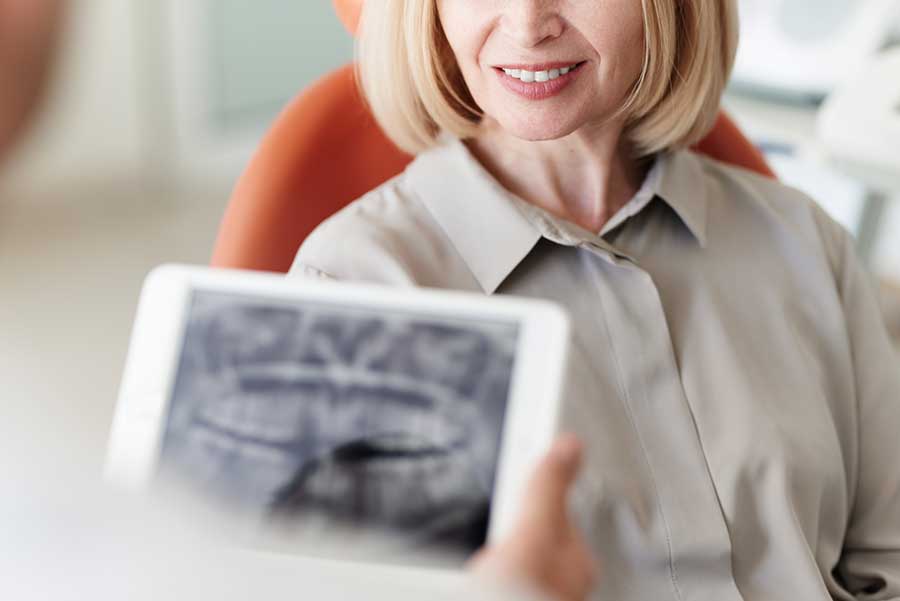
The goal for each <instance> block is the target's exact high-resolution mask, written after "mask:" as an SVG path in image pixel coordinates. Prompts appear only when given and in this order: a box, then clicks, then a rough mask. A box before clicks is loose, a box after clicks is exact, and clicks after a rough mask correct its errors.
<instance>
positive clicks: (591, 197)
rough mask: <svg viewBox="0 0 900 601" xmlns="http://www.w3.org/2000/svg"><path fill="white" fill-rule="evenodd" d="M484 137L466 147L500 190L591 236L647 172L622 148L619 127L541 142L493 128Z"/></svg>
mask: <svg viewBox="0 0 900 601" xmlns="http://www.w3.org/2000/svg"><path fill="white" fill-rule="evenodd" d="M482 132H483V133H482V134H481V135H479V136H477V137H475V138H472V139H470V140H467V141H466V143H467V146H468V147H469V149H470V150H471V152H472V154H473V155H474V156H475V157H476V158H477V159H478V160H479V162H481V163H482V164H483V165H484V167H485V169H487V170H488V171H489V172H490V173H491V174H492V175H493V176H494V177H495V178H496V179H497V181H499V182H500V184H502V185H503V186H504V187H505V188H506V189H507V190H509V191H510V192H512V193H513V194H516V195H517V196H519V197H520V198H522V200H524V201H525V202H528V203H530V204H533V205H535V206H538V207H540V208H541V209H544V210H545V211H547V212H549V213H551V214H553V215H556V216H557V217H560V218H562V219H565V220H567V221H570V222H572V223H575V224H576V225H578V226H580V227H582V228H584V229H586V230H588V231H592V232H599V231H600V230H601V229H602V228H603V226H604V225H605V224H606V222H607V221H609V219H610V218H611V217H612V216H613V215H615V213H616V212H617V211H618V210H619V209H620V208H622V206H624V205H625V204H626V203H627V202H628V201H629V200H630V199H631V198H632V197H633V196H634V195H635V194H636V193H637V191H638V189H639V188H640V186H641V183H642V182H643V180H644V177H645V176H646V172H647V169H648V165H647V164H646V162H644V161H640V160H638V159H635V158H634V157H633V153H632V152H631V149H630V148H628V147H627V146H626V144H625V143H624V142H623V140H622V135H621V134H622V126H621V124H605V125H604V126H602V127H592V126H585V127H582V128H581V129H579V130H578V131H576V132H574V133H572V134H569V135H568V136H565V137H562V138H558V139H556V140H547V141H539V142H532V141H528V140H522V139H520V138H516V137H514V136H512V135H510V134H508V133H506V132H505V131H503V130H502V128H500V127H499V126H498V125H496V124H493V123H490V122H485V123H484V124H483V125H482Z"/></svg>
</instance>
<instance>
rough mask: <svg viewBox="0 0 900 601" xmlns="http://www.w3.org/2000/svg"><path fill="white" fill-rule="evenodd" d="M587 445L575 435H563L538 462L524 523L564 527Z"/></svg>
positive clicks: (527, 499) (527, 494)
mask: <svg viewBox="0 0 900 601" xmlns="http://www.w3.org/2000/svg"><path fill="white" fill-rule="evenodd" d="M582 454H583V445H582V444H581V441H579V440H578V438H577V437H576V436H574V435H572V434H565V435H562V436H560V437H559V438H558V439H557V440H556V442H554V443H553V446H552V447H551V448H550V451H549V452H548V453H547V454H546V455H545V456H544V458H543V459H542V460H541V461H540V463H538V466H537V468H536V469H535V471H534V473H533V474H532V476H531V480H530V481H529V483H528V486H527V488H526V497H525V506H524V508H523V513H522V520H523V521H526V522H531V523H538V524H561V523H563V522H564V521H566V520H567V505H566V499H567V497H568V494H569V489H570V488H571V487H572V484H573V483H574V482H575V479H576V477H577V476H578V470H579V469H580V467H581V461H582Z"/></svg>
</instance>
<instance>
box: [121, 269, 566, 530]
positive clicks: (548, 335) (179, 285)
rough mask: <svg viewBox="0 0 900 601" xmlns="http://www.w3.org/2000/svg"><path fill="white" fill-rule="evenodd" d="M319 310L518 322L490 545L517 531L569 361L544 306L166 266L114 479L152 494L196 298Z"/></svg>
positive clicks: (556, 322)
mask: <svg viewBox="0 0 900 601" xmlns="http://www.w3.org/2000/svg"><path fill="white" fill-rule="evenodd" d="M199 290H206V291H214V292H221V293H228V294H240V295H247V296H259V297H262V298H270V299H273V300H275V301H276V302H285V301H288V302H290V301H301V302H302V301H307V302H309V301H313V302H326V303H332V304H340V305H342V306H347V307H361V308H371V309H379V308H384V309H390V310H391V311H401V312H402V311H408V312H415V313H417V314H429V313H430V314H434V315H436V316H438V317H439V316H446V317H448V318H451V319H460V318H461V319H466V318H473V319H478V320H482V321H484V320H494V321H507V322H509V321H512V322H516V323H517V324H518V325H519V339H518V344H517V348H516V354H515V361H514V364H513V371H512V376H511V381H510V392H509V398H508V401H507V407H506V413H505V418H504V422H503V429H502V433H501V442H500V452H499V457H498V460H497V475H496V479H495V483H494V490H493V496H492V504H491V515H490V521H489V526H488V541H495V540H497V539H498V538H499V537H502V536H503V535H504V534H505V533H507V532H509V530H510V528H511V526H512V525H513V523H514V521H515V518H516V515H517V507H518V505H519V501H520V499H521V498H522V495H523V493H524V488H525V486H526V484H527V481H528V478H529V476H530V474H531V471H532V469H533V467H534V466H535V465H536V463H537V461H539V460H540V458H541V456H542V455H543V453H544V452H545V451H546V450H547V449H548V448H549V446H550V444H551V443H552V439H553V437H554V436H555V434H556V432H557V428H558V419H559V408H560V404H561V403H562V400H563V399H562V398H561V395H562V393H563V390H564V386H563V384H564V378H565V372H566V365H567V361H568V347H569V327H570V326H569V319H568V316H567V315H566V313H565V312H564V311H563V310H562V309H561V308H560V307H558V306H557V305H555V304H553V303H550V302H546V301H542V300H534V299H525V298H518V297H509V296H491V297H487V296H483V295H478V294H473V293H465V292H458V291H447V290H436V289H425V288H414V289H399V288H392V287H387V286H383V285H372V284H358V283H345V282H330V281H320V280H311V279H290V278H285V277H284V276H283V275H277V274H269V273H260V272H250V271H241V270H224V269H211V268H206V267H191V266H185V265H164V266H161V267H158V268H156V269H154V270H153V271H152V272H151V273H150V274H149V275H148V276H147V278H146V281H145V283H144V287H143V289H142V292H141V297H140V302H139V305H138V310H137V314H136V316H135V322H134V327H133V330H132V337H131V342H130V345H129V349H128V357H127V360H126V365H125V371H124V373H123V377H122V384H121V388H120V391H119V399H118V403H117V405H116V411H115V416H114V419H113V425H112V431H111V435H110V442H109V448H108V453H107V465H106V477H107V478H108V479H109V480H110V481H112V482H114V483H116V484H118V485H121V486H124V487H126V488H129V489H132V490H142V489H145V488H146V487H148V486H149V484H150V482H151V481H152V479H153V477H154V474H155V473H156V467H157V464H158V462H159V454H160V450H161V446H162V438H163V434H164V429H165V424H166V418H167V415H168V411H167V410H168V404H169V402H170V400H171V398H172V394H173V392H174V384H175V378H176V375H177V371H178V368H179V363H180V355H181V352H182V347H183V344H182V343H183V338H184V335H185V329H186V324H187V316H188V311H189V310H190V305H191V303H190V300H191V298H192V294H193V292H194V291H199Z"/></svg>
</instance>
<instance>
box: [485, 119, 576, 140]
mask: <svg viewBox="0 0 900 601" xmlns="http://www.w3.org/2000/svg"><path fill="white" fill-rule="evenodd" d="M532 123H533V122H531V121H518V120H513V121H506V120H500V126H501V127H502V128H503V130H504V131H505V132H506V133H508V134H509V135H511V136H515V137H516V138H519V139H520V140H528V141H529V142H545V141H548V140H558V139H559V138H564V137H566V136H568V135H569V134H571V133H572V132H574V131H576V130H577V129H578V128H579V127H580V125H581V124H580V123H568V122H565V123H541V124H540V125H538V126H535V125H532Z"/></svg>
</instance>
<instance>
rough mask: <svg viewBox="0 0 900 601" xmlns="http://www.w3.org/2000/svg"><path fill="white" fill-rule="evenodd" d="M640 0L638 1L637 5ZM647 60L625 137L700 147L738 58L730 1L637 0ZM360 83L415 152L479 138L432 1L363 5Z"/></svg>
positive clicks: (628, 104)
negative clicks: (445, 139)
mask: <svg viewBox="0 0 900 601" xmlns="http://www.w3.org/2000/svg"><path fill="white" fill-rule="evenodd" d="M635 1H638V0H635ZM640 2H641V4H642V7H643V13H644V40H645V43H644V60H643V69H642V71H641V74H640V76H639V77H638V78H637V80H636V81H635V82H634V85H633V87H632V90H631V93H630V94H629V95H628V97H627V98H626V100H625V102H624V103H623V106H622V107H621V108H620V111H619V113H617V115H616V116H617V117H621V116H623V115H624V116H625V129H624V131H623V135H624V136H625V138H626V139H628V140H629V141H630V142H631V144H632V145H633V146H634V148H635V149H636V150H637V154H638V156H647V155H650V154H653V153H656V152H659V151H662V150H668V149H676V148H684V147H688V146H691V145H693V144H695V143H697V142H699V141H700V140H701V139H702V138H703V137H704V136H705V135H706V134H707V133H708V132H709V130H710V129H711V128H712V126H713V124H714V123H715V119H716V116H717V114H718V111H719V103H720V102H721V98H722V92H723V90H724V88H725V85H726V83H727V82H728V78H729V76H730V75H731V69H732V66H733V64H734V58H735V54H736V51H737V41H738V17H737V7H736V4H735V0H640ZM359 33H360V37H359V41H358V44H357V71H356V73H357V79H358V81H359V83H360V86H361V88H362V90H363V94H364V96H365V98H366V101H367V102H368V104H369V106H370V108H371V110H372V113H373V114H374V116H375V119H376V120H377V121H378V123H379V125H381V127H382V129H383V130H384V131H385V133H386V134H387V135H388V137H390V138H391V139H392V140H393V141H394V143H395V144H396V145H397V146H399V147H400V148H401V149H403V150H405V151H406V152H409V153H412V154H416V153H419V152H422V151H424V150H426V149H428V148H430V147H431V146H434V145H435V144H436V143H437V138H438V136H439V135H440V134H441V132H444V131H446V132H448V133H450V134H452V135H454V136H456V137H458V138H471V137H474V136H475V135H477V133H478V129H477V128H478V124H479V123H480V121H481V118H482V112H481V110H480V109H479V107H478V106H477V105H476V104H475V101H474V100H473V98H472V96H471V94H470V93H469V91H468V88H467V86H466V84H465V81H464V80H463V77H462V73H461V72H460V70H459V67H458V65H457V64H456V59H455V57H454V56H453V52H452V50H451V48H450V44H449V43H448V42H447V39H446V37H445V35H444V32H443V28H442V27H441V24H440V19H439V15H438V10H437V5H436V0H377V1H373V0H370V1H368V2H365V3H364V6H363V12H362V17H361V21H360V32H359Z"/></svg>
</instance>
